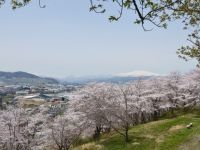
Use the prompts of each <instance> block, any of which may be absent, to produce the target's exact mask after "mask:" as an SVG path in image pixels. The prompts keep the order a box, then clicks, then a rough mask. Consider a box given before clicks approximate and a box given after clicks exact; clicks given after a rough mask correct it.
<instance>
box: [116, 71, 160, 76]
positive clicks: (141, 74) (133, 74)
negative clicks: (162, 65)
mask: <svg viewBox="0 0 200 150" xmlns="http://www.w3.org/2000/svg"><path fill="white" fill-rule="evenodd" d="M116 76H118V77H149V76H159V74H157V73H153V72H149V71H144V70H141V71H133V72H127V73H119V74H117V75H116Z"/></svg>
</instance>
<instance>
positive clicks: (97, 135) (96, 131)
mask: <svg viewBox="0 0 200 150" xmlns="http://www.w3.org/2000/svg"><path fill="white" fill-rule="evenodd" d="M100 135H101V127H98V126H96V130H95V132H94V135H93V138H94V140H97V141H98V140H99V138H100Z"/></svg>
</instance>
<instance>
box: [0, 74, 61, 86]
mask: <svg viewBox="0 0 200 150" xmlns="http://www.w3.org/2000/svg"><path fill="white" fill-rule="evenodd" d="M0 82H1V83H5V84H42V83H48V84H56V83H58V81H57V80H56V79H53V78H44V77H39V76H37V75H34V74H31V73H27V72H22V71H18V72H3V71H0Z"/></svg>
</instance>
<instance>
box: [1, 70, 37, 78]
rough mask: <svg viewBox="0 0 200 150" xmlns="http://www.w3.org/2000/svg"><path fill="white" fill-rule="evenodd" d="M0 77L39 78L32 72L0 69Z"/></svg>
mask: <svg viewBox="0 0 200 150" xmlns="http://www.w3.org/2000/svg"><path fill="white" fill-rule="evenodd" d="M0 77H4V78H40V77H38V76H36V75H34V74H30V73H27V72H22V71H18V72H3V71H0Z"/></svg>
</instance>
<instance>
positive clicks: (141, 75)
mask: <svg viewBox="0 0 200 150" xmlns="http://www.w3.org/2000/svg"><path fill="white" fill-rule="evenodd" d="M155 76H159V74H157V73H152V72H148V71H133V72H128V73H120V74H116V75H110V76H96V77H92V76H88V77H87V76H86V77H69V78H66V79H64V80H63V82H64V83H66V84H86V83H89V82H108V83H126V82H130V81H134V80H138V79H149V78H151V77H155Z"/></svg>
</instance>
